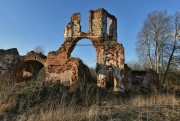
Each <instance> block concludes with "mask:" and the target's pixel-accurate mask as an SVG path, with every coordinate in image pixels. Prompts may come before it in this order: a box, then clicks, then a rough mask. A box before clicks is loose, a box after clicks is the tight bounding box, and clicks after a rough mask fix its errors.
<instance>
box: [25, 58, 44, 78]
mask: <svg viewBox="0 0 180 121" xmlns="http://www.w3.org/2000/svg"><path fill="white" fill-rule="evenodd" d="M43 67H44V65H43V64H42V63H40V62H38V61H36V60H28V61H26V62H25V65H24V69H23V78H24V79H25V80H27V81H31V80H32V81H37V80H39V79H45V70H44V71H43V69H44V68H43ZM40 72H41V73H40ZM43 72H44V73H43ZM41 81H43V80H41ZM44 81H45V80H44Z"/></svg>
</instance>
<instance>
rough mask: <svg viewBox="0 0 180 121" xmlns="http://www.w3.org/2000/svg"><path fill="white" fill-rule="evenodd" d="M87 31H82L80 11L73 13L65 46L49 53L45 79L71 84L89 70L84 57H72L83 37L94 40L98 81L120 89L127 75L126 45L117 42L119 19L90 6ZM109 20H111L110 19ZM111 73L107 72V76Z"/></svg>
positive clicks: (65, 32) (65, 31) (98, 83)
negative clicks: (84, 63)
mask: <svg viewBox="0 0 180 121" xmlns="http://www.w3.org/2000/svg"><path fill="white" fill-rule="evenodd" d="M89 13H90V15H89V31H88V33H85V32H82V31H81V24H80V14H79V13H76V14H73V16H72V17H71V20H70V22H69V23H68V24H67V26H66V27H65V30H64V37H65V41H64V43H63V44H62V46H61V47H60V48H59V49H58V50H57V51H54V52H50V53H49V54H48V57H47V66H46V79H47V80H49V81H56V80H59V81H61V82H62V83H64V82H65V83H67V84H68V85H69V84H72V83H73V81H74V80H75V81H79V80H80V78H81V77H82V76H84V75H82V74H80V70H79V67H81V68H83V67H84V69H85V70H87V69H86V68H87V67H85V66H84V65H83V64H82V63H81V61H79V60H78V59H75V58H72V57H71V52H72V51H73V49H74V47H75V46H76V43H77V42H78V41H80V40H81V39H83V38H88V39H90V40H91V42H92V45H93V46H94V48H95V49H96V54H97V62H96V63H97V68H96V71H97V85H98V86H100V87H107V82H108V83H109V84H110V85H112V87H114V90H116V91H117V90H118V88H119V87H120V85H121V81H122V80H123V78H124V48H123V46H122V44H119V43H118V42H117V19H116V17H114V16H113V15H111V14H109V13H108V12H107V11H106V10H104V9H98V10H91V11H90V12H89ZM108 20H109V21H108ZM107 75H108V76H107Z"/></svg>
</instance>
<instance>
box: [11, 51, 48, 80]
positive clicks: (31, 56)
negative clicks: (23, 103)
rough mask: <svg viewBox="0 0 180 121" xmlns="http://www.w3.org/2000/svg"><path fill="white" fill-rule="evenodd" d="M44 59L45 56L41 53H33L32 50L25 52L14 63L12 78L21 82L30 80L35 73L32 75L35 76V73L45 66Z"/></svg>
mask: <svg viewBox="0 0 180 121" xmlns="http://www.w3.org/2000/svg"><path fill="white" fill-rule="evenodd" d="M46 59H47V57H46V56H45V55H43V54H41V53H35V52H34V51H31V52H29V53H27V55H25V56H23V57H22V58H21V59H20V60H19V62H18V63H17V64H15V65H14V67H13V70H12V74H13V79H14V80H15V81H16V82H21V81H24V80H30V79H31V78H32V77H33V76H34V75H35V74H36V76H34V77H37V73H38V72H39V71H40V70H41V69H42V68H43V67H45V66H46ZM33 74H34V75H33ZM36 79H37V78H36Z"/></svg>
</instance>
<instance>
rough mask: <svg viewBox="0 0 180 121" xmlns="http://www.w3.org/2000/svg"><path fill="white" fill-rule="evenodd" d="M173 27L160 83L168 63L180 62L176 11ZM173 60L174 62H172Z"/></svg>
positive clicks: (163, 80) (178, 14)
mask: <svg viewBox="0 0 180 121" xmlns="http://www.w3.org/2000/svg"><path fill="white" fill-rule="evenodd" d="M173 23H174V28H173V32H172V43H169V45H168V47H169V48H170V49H169V51H170V56H169V58H168V63H167V67H166V70H165V74H164V77H163V79H162V83H164V82H165V80H166V77H167V74H168V71H169V68H170V65H171V64H172V63H173V64H176V63H177V66H178V65H179V64H180V12H176V13H175V15H174V21H173ZM173 61H174V62H173Z"/></svg>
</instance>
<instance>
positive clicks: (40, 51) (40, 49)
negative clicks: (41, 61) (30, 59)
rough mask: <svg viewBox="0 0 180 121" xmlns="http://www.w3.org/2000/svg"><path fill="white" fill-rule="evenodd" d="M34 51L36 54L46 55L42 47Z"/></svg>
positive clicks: (37, 47)
mask: <svg viewBox="0 0 180 121" xmlns="http://www.w3.org/2000/svg"><path fill="white" fill-rule="evenodd" d="M34 51H35V52H36V53H41V54H44V53H45V51H44V48H43V47H42V46H36V47H35V48H34Z"/></svg>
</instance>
